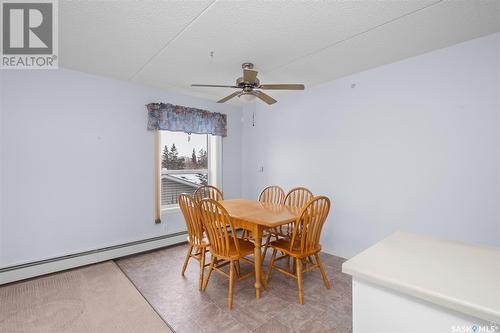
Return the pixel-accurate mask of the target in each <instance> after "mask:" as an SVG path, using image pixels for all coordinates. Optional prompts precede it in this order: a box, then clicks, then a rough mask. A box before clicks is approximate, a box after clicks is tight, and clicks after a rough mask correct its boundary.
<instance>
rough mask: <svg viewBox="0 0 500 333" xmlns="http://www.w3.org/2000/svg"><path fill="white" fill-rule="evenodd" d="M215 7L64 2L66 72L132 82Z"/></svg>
mask: <svg viewBox="0 0 500 333" xmlns="http://www.w3.org/2000/svg"><path fill="white" fill-rule="evenodd" d="M211 2H212V1H129V0H126V1H59V38H60V43H59V51H60V65H61V67H65V68H71V69H76V70H80V71H84V72H89V73H94V74H100V75H106V76H111V77H114V78H119V79H129V78H130V77H131V76H132V75H133V74H134V73H135V72H136V71H138V70H139V69H140V68H141V67H142V66H143V65H144V64H145V63H146V62H147V61H148V60H149V59H150V58H151V57H153V56H154V54H155V53H157V52H158V51H159V50H161V48H162V47H163V46H164V45H165V44H166V43H167V42H168V41H170V40H172V39H173V38H174V37H175V36H176V35H177V34H178V33H179V32H181V31H182V30H183V29H184V28H185V27H186V26H187V25H188V24H189V23H190V22H191V21H192V20H193V19H194V18H196V17H197V16H198V15H199V14H200V13H201V12H202V11H203V10H204V9H205V8H206V7H207V6H209V5H210V3H211Z"/></svg>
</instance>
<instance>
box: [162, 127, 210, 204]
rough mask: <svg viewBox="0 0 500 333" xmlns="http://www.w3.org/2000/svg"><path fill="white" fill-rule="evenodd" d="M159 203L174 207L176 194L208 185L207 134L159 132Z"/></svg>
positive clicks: (189, 191)
mask: <svg viewBox="0 0 500 333" xmlns="http://www.w3.org/2000/svg"><path fill="white" fill-rule="evenodd" d="M160 133H161V144H160V147H161V148H160V149H161V204H162V207H169V206H175V205H177V198H178V196H179V194H180V193H193V192H194V191H195V190H196V189H197V188H198V187H199V186H202V185H208V182H209V179H208V175H209V170H208V154H209V152H208V134H188V133H184V132H171V131H161V132H160Z"/></svg>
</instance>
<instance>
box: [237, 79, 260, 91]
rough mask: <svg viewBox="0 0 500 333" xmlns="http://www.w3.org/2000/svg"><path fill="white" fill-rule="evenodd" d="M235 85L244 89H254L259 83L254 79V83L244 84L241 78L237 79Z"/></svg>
mask: <svg viewBox="0 0 500 333" xmlns="http://www.w3.org/2000/svg"><path fill="white" fill-rule="evenodd" d="M236 85H237V86H238V87H242V88H245V87H251V88H255V87H258V86H259V85H260V81H259V79H255V82H245V81H243V77H239V78H238V79H236Z"/></svg>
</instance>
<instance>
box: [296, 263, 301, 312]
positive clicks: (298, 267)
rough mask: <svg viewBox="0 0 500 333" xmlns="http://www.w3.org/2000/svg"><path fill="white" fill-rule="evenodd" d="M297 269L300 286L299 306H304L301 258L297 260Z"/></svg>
mask: <svg viewBox="0 0 500 333" xmlns="http://www.w3.org/2000/svg"><path fill="white" fill-rule="evenodd" d="M295 263H296V264H295V268H296V269H297V284H298V286H299V304H303V300H302V265H301V264H302V263H301V260H300V259H299V258H295Z"/></svg>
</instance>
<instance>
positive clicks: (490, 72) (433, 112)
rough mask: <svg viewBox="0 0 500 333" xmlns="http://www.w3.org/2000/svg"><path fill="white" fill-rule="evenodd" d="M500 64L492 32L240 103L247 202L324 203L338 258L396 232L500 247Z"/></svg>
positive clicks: (498, 42) (328, 235)
mask: <svg viewBox="0 0 500 333" xmlns="http://www.w3.org/2000/svg"><path fill="white" fill-rule="evenodd" d="M499 58H500V34H495V35H490V36H487V37H484V38H480V39H476V40H472V41H469V42H466V43H463V44H459V45H456V46H453V47H449V48H446V49H442V50H437V51H434V52H432V53H428V54H425V55H422V56H418V57H415V58H411V59H407V60H404V61H401V62H398V63H394V64H390V65H386V66H383V67H379V68H376V69H373V70H369V71H366V72H362V73H358V74H355V75H352V76H349V77H345V78H342V79H339V80H336V81H333V82H329V83H327V84H323V85H321V86H316V87H313V88H311V89H307V90H306V91H304V92H297V93H295V92H293V93H290V94H289V95H287V96H282V97H280V98H279V103H277V104H275V105H274V106H271V107H267V106H265V105H264V104H263V103H260V102H258V103H257V104H256V106H252V105H249V106H247V107H246V108H245V110H243V111H244V112H243V117H244V124H243V130H242V132H243V137H242V151H243V153H242V159H243V162H242V170H243V194H244V196H247V197H250V198H255V197H256V195H257V194H258V191H259V190H260V189H261V188H262V187H263V186H264V185H266V184H280V185H283V186H284V187H286V189H289V188H291V187H293V186H297V185H305V186H307V187H309V188H311V189H312V190H313V191H314V192H315V193H317V194H326V195H328V196H329V197H330V198H331V199H332V200H333V210H332V211H331V214H330V217H329V219H328V221H327V223H326V225H325V228H324V233H323V239H322V242H323V247H324V248H326V249H327V250H329V251H331V252H333V253H336V254H338V255H341V256H345V257H350V256H352V255H354V254H356V253H357V252H359V251H362V250H363V249H365V248H366V247H368V246H370V245H371V244H373V243H375V242H377V241H379V240H380V239H382V238H383V237H385V236H387V235H388V234H390V233H392V232H394V231H395V230H406V231H413V232H420V233H427V234H434V235H439V236H444V237H447V238H450V239H459V240H465V241H470V242H478V243H485V244H496V245H500V134H499V133H500V97H499V92H500V89H499V86H500V74H499V73H500V60H499ZM332 61H335V59H332ZM299 81H300V80H299ZM351 84H355V85H356V86H355V87H354V88H351ZM253 108H255V109H256V115H255V118H256V125H255V127H252V125H251V122H252V111H253V110H252V109H253ZM261 165H262V166H264V172H263V173H258V172H257V169H258V167H259V166H261Z"/></svg>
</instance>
